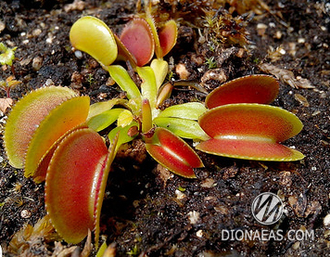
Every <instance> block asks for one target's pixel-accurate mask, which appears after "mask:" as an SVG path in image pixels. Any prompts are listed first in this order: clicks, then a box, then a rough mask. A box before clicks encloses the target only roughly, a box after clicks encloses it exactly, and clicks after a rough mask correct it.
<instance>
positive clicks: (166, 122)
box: [153, 117, 209, 140]
mask: <svg viewBox="0 0 330 257" xmlns="http://www.w3.org/2000/svg"><path fill="white" fill-rule="evenodd" d="M153 122H154V123H155V124H156V125H157V126H159V127H163V128H167V129H168V130H170V131H171V132H173V133H174V134H175V135H177V136H179V137H182V138H188V139H194V140H207V139H209V136H208V135H207V134H206V133H205V132H204V130H202V128H201V127H200V126H199V124H198V122H197V121H194V120H188V119H180V118H171V117H157V118H155V119H154V120H153Z"/></svg>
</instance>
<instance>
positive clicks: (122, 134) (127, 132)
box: [108, 122, 139, 153]
mask: <svg viewBox="0 0 330 257" xmlns="http://www.w3.org/2000/svg"><path fill="white" fill-rule="evenodd" d="M138 132H139V131H138V123H137V122H132V123H131V124H130V125H128V126H125V127H116V128H114V129H113V130H111V131H110V133H109V134H108V138H109V139H110V141H113V140H114V139H115V138H116V136H118V142H117V145H116V149H115V153H117V151H118V149H119V147H120V146H121V145H123V144H125V143H128V142H130V141H132V140H133V139H134V138H135V137H136V136H137V135H138V134H139V133H138Z"/></svg>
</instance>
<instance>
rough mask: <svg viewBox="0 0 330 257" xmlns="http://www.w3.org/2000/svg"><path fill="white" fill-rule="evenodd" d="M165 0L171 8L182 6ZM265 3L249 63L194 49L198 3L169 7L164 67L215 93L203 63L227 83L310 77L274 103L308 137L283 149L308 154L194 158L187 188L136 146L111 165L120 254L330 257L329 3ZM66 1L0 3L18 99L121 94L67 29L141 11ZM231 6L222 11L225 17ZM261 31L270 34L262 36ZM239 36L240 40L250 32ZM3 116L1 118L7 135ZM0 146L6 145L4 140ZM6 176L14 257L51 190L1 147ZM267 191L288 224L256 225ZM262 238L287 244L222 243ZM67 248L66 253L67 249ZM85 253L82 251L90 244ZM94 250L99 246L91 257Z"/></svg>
mask: <svg viewBox="0 0 330 257" xmlns="http://www.w3.org/2000/svg"><path fill="white" fill-rule="evenodd" d="M169 2H171V3H172V7H173V6H175V3H176V1H169ZM180 2H181V1H180ZM246 2H250V1H246ZM251 2H252V1H251ZM265 2H267V4H268V6H269V9H270V12H269V11H267V10H263V13H262V14H261V15H256V16H255V17H254V18H253V19H251V20H250V21H247V25H246V28H245V30H247V31H248V32H249V33H250V35H249V40H250V42H249V43H248V44H247V45H246V49H248V50H244V51H243V52H242V53H243V54H242V55H240V54H239V51H240V50H239V49H240V48H241V47H240V46H238V45H223V46H222V47H218V48H216V49H214V50H211V49H210V42H208V38H207V37H206V41H203V40H200V41H198V40H199V39H200V35H199V33H198V26H200V24H201V23H200V22H198V21H197V20H196V19H195V18H197V17H196V16H197V15H198V16H200V13H203V12H202V11H201V8H200V7H201V6H203V4H202V3H201V2H200V1H196V2H195V4H192V5H189V6H188V5H184V4H182V5H181V4H178V5H177V6H176V9H175V8H174V7H173V8H172V9H170V8H169V7H171V5H170V4H162V5H161V7H159V9H158V11H159V12H168V13H170V15H172V16H173V17H178V16H180V15H181V16H182V17H183V20H180V24H181V26H180V29H179V32H180V33H179V38H178V43H177V45H176V47H175V48H174V49H173V50H172V52H171V53H170V54H169V55H168V56H167V57H166V59H167V60H169V62H170V63H172V64H173V67H172V68H173V72H174V78H175V79H178V78H179V77H180V75H179V74H177V73H176V70H175V66H176V65H177V64H179V63H181V64H184V65H185V67H186V68H187V70H188V71H189V73H190V74H189V76H188V79H189V80H196V81H198V82H200V81H205V83H203V85H204V86H205V87H206V88H207V90H209V91H210V90H211V89H212V88H214V87H216V86H218V85H220V84H221V83H222V82H220V81H219V80H216V79H214V78H210V79H209V80H207V78H206V77H205V76H206V75H205V73H206V72H208V70H209V69H210V68H211V67H209V65H208V64H207V63H206V62H207V60H212V59H211V58H212V56H213V58H214V59H213V60H215V62H216V64H215V65H216V70H214V71H216V72H219V73H221V72H223V74H225V75H226V77H227V80H230V79H233V78H236V77H240V76H242V75H247V74H253V73H267V72H271V73H273V75H279V73H281V72H283V71H285V72H288V71H291V72H293V74H294V77H297V76H301V77H302V78H305V79H308V80H309V81H310V83H311V85H312V86H313V87H314V88H308V89H306V88H301V87H298V88H293V87H291V86H290V85H289V84H288V83H287V82H288V81H287V80H286V79H285V78H283V77H281V80H280V81H281V84H280V94H279V96H278V98H277V99H276V101H275V102H274V105H277V106H280V107H282V108H284V109H286V110H289V111H291V112H293V113H295V114H296V115H297V116H298V117H299V118H300V119H301V120H302V122H303V124H304V129H303V130H302V132H301V133H300V134H299V135H297V136H295V137H294V138H292V139H290V140H288V141H287V142H285V144H286V145H288V146H294V147H295V148H296V149H298V150H299V151H301V152H302V153H304V154H305V155H306V157H305V159H304V160H303V161H300V162H293V163H275V162H257V161H244V160H237V159H229V158H222V157H216V156H211V155H207V154H204V153H200V152H199V154H200V156H201V158H202V160H203V162H204V165H205V168H203V169H201V170H199V171H197V173H196V175H197V179H195V180H188V179H184V178H181V177H178V176H168V177H166V176H164V171H163V170H162V169H161V168H160V167H159V166H157V164H156V163H155V162H154V161H153V160H152V159H151V158H150V157H149V156H147V155H146V154H145V152H144V151H143V149H142V150H141V149H140V148H139V146H138V143H137V145H133V146H132V148H131V150H130V151H128V152H125V153H122V154H121V155H119V156H118V158H116V160H115V162H114V164H113V171H112V172H111V173H110V176H109V182H108V186H107V190H106V196H105V200H104V203H103V209H102V218H101V235H102V239H101V241H104V240H106V241H107V243H108V244H110V243H112V242H115V243H116V250H117V256H126V255H133V256H138V255H139V254H141V256H142V255H143V253H144V254H145V256H240V255H242V256H330V241H329V240H330V228H329V224H327V222H324V218H325V216H326V215H329V214H330V208H329V203H330V202H329V197H330V179H329V178H330V159H329V153H330V149H329V144H330V107H329V106H330V102H329V101H330V100H329V99H330V89H329V85H330V83H329V81H330V51H329V46H330V16H329V12H330V5H329V3H327V2H326V1H325V0H324V1H318V2H317V3H314V2H312V1H307V0H304V1H300V0H296V1H286V0H284V1H265ZM268 2H269V3H268ZM69 3H70V1H64V0H61V1H51V0H44V1H38V0H34V1H20V0H15V1H9V0H6V1H1V2H0V23H2V24H4V25H5V27H4V29H3V30H2V31H0V41H1V42H4V43H5V44H6V45H8V46H10V47H17V50H16V57H17V59H16V60H15V61H14V65H13V67H14V72H15V76H16V79H17V80H20V81H22V84H21V85H19V86H17V87H16V88H15V89H13V90H12V91H11V97H12V98H13V99H14V100H15V101H16V100H17V99H19V98H20V97H21V96H22V95H24V94H25V93H27V92H29V91H31V90H32V89H35V88H39V87H41V86H43V85H50V84H55V85H62V86H68V87H72V88H74V89H76V90H78V91H79V92H80V93H81V94H85V95H89V96H90V97H91V99H92V101H93V102H96V101H101V100H107V99H111V98H113V97H116V96H118V94H120V92H119V90H118V89H117V88H116V87H109V86H107V80H108V78H109V75H108V74H107V72H105V71H104V70H103V69H102V68H101V67H100V66H99V65H98V64H97V63H96V62H95V61H94V60H93V59H92V58H91V57H89V56H87V55H86V54H84V56H83V58H82V59H77V58H76V56H75V55H74V53H73V52H72V51H71V45H70V42H69V39H68V35H69V30H70V27H71V25H72V24H73V23H74V22H75V21H76V20H77V19H78V18H79V17H80V16H81V15H87V14H88V15H93V16H96V17H98V18H100V19H102V20H104V21H105V23H106V24H108V25H109V26H110V27H112V28H113V30H114V31H115V32H118V31H120V29H121V28H122V27H123V24H125V23H126V22H127V21H128V20H129V18H130V17H131V16H132V14H134V13H135V10H136V8H135V3H134V2H132V1H130V2H127V1H119V0H117V1H108V2H107V1H99V0H88V1H86V2H85V6H84V8H83V10H81V11H80V10H77V9H73V10H66V9H65V7H67V5H68V4H69ZM250 5H251V8H252V6H253V5H252V4H250ZM187 6H188V7H187ZM205 6H206V4H205ZM229 8H230V6H229V5H228V4H227V5H225V8H224V10H222V12H225V10H229ZM251 8H250V9H251ZM189 11H191V12H189ZM233 15H234V16H235V15H237V13H236V14H235V12H234V13H233ZM200 19H202V17H201V18H200ZM260 24H264V25H266V26H267V29H266V30H265V31H264V32H263V31H262V27H263V26H262V25H260ZM193 25H194V26H193ZM0 27H1V26H0ZM200 32H201V34H202V35H205V34H203V33H207V30H206V29H205V27H204V28H202V27H200ZM236 32H237V33H243V34H241V35H238V36H242V37H244V28H243V29H242V30H241V31H240V30H237V31H236ZM233 33H234V32H233ZM271 49H273V50H271ZM276 49H277V50H276ZM281 49H282V50H281ZM270 52H272V53H270ZM275 57H278V58H275ZM38 62H39V64H38ZM265 63H266V64H271V65H273V66H271V69H269V66H268V68H267V69H266V68H265V66H262V64H265ZM212 68H213V67H212ZM214 68H215V67H214ZM279 69H282V71H281V70H279ZM280 71H281V72H280ZM73 74H74V75H73ZM10 75H12V70H11V69H10V68H9V69H2V70H1V73H0V76H1V79H2V80H4V79H6V78H7V77H8V76H10ZM1 97H6V94H5V92H4V91H0V98H1ZM196 98H197V99H199V100H203V98H204V96H203V95H201V94H200V93H198V92H196V90H190V89H189V90H187V89H184V88H183V89H181V90H175V91H174V93H173V96H172V98H171V99H170V100H168V102H167V104H174V103H180V102H184V101H191V100H193V99H196ZM7 115H8V112H7V113H4V114H1V117H0V132H1V135H2V132H3V126H4V124H5V120H6V117H7ZM0 141H1V142H0V144H1V145H2V137H1V138H0ZM137 149H139V151H137ZM0 167H1V171H0V174H1V176H0V244H1V246H2V248H3V250H4V252H5V253H6V254H7V255H8V256H11V255H13V256H14V255H17V254H18V252H16V253H15V251H14V250H13V249H10V248H8V244H9V242H10V240H11V239H12V237H13V235H14V234H15V233H16V232H18V231H19V230H20V229H21V228H22V227H23V226H24V224H26V223H29V224H31V225H34V224H35V223H36V222H37V221H38V220H39V219H40V218H42V217H43V216H44V215H45V214H46V212H45V208H44V200H43V197H44V185H43V184H39V185H37V184H35V183H34V182H33V181H32V180H31V179H26V178H25V177H24V176H23V172H22V170H16V169H13V168H12V167H11V166H10V165H9V163H8V161H7V158H6V156H5V153H4V150H3V148H2V147H1V148H0ZM165 174H166V172H165ZM63 183H66V182H65V181H63ZM262 192H273V193H275V194H277V195H279V196H281V198H282V200H283V202H284V204H285V215H283V217H282V219H281V220H280V221H279V222H278V223H276V224H275V225H273V226H265V225H260V224H259V223H258V222H257V221H256V220H255V219H254V217H253V216H252V213H251V204H252V201H253V199H254V198H255V197H256V196H257V195H259V194H260V193H262ZM182 194H184V195H182ZM193 214H195V216H196V215H197V216H196V217H197V218H198V219H197V221H196V222H192V221H191V219H190V218H189V217H191V215H193ZM328 223H329V222H328ZM262 229H264V230H268V231H270V230H279V229H280V230H282V231H283V235H284V238H283V240H279V241H277V240H274V238H273V240H265V241H262V240H258V239H255V240H241V241H240V240H222V237H221V231H223V230H236V231H237V230H253V231H261V230H262ZM299 229H301V230H307V231H313V233H314V238H313V239H311V238H306V239H302V240H300V241H299V240H293V241H292V240H289V239H288V237H287V236H285V235H286V233H288V232H289V231H290V230H299ZM21 240H22V244H28V248H27V249H28V250H26V251H25V254H27V256H51V255H52V253H53V252H54V250H55V245H56V244H55V243H54V242H49V241H47V240H44V239H42V238H40V239H39V240H34V241H33V240H32V241H31V240H30V241H29V239H28V238H25V239H21ZM62 244H63V247H64V248H66V247H67V248H69V247H70V246H71V245H67V244H66V243H64V242H62ZM79 247H80V248H81V249H82V248H83V247H84V242H82V243H81V244H80V245H79ZM95 253H96V252H95V249H94V250H93V251H92V255H95Z"/></svg>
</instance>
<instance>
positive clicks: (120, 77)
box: [108, 65, 142, 105]
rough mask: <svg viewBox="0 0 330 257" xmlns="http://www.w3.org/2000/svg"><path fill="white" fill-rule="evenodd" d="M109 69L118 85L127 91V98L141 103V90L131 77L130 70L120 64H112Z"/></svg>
mask: <svg viewBox="0 0 330 257" xmlns="http://www.w3.org/2000/svg"><path fill="white" fill-rule="evenodd" d="M108 71H109V73H110V76H111V77H112V78H113V80H114V81H116V83H117V84H118V86H119V87H120V88H121V89H122V90H123V91H125V92H126V93H127V98H128V99H134V100H135V101H136V102H139V103H140V105H141V104H142V99H141V93H140V90H139V88H138V87H137V85H136V84H135V83H134V81H133V80H132V79H131V77H130V76H129V74H128V72H127V71H126V70H125V69H124V68H123V67H122V66H120V65H111V66H109V67H108Z"/></svg>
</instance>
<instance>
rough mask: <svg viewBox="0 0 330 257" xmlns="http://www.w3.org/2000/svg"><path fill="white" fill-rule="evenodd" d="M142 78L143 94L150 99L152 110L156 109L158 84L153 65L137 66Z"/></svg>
mask: <svg viewBox="0 0 330 257" xmlns="http://www.w3.org/2000/svg"><path fill="white" fill-rule="evenodd" d="M136 70H137V72H138V74H139V76H140V77H141V79H142V84H141V94H142V98H143V99H148V100H149V104H150V107H151V110H152V112H154V110H155V109H156V98H157V91H158V90H157V85H156V77H155V73H154V71H153V69H152V68H151V67H148V66H146V67H136Z"/></svg>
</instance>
